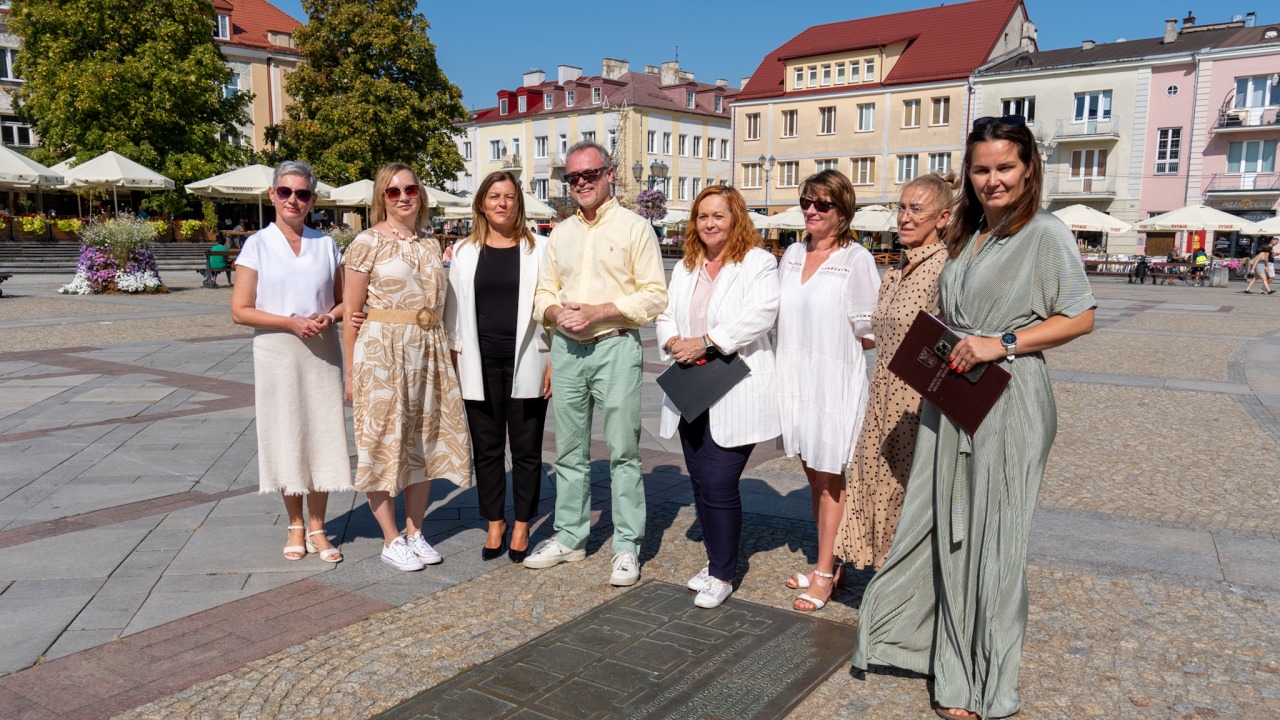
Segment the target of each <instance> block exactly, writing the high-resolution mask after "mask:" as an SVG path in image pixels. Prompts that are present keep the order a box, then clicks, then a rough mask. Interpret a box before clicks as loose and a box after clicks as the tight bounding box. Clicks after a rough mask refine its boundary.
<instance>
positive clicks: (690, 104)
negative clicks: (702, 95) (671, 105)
mask: <svg viewBox="0 0 1280 720" xmlns="http://www.w3.org/2000/svg"><path fill="white" fill-rule="evenodd" d="M697 105H698V96H697V95H695V94H694V93H693V91H692V90H685V91H684V106H685V107H687V108H689V109H690V110H692V109H694V108H695V107H697Z"/></svg>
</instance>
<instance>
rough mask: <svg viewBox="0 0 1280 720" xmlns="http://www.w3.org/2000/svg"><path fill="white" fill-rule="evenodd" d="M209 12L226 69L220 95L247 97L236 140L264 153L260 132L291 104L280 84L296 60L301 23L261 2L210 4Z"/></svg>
mask: <svg viewBox="0 0 1280 720" xmlns="http://www.w3.org/2000/svg"><path fill="white" fill-rule="evenodd" d="M213 10H214V16H215V26H214V38H215V39H217V41H218V46H219V47H221V48H222V54H223V55H224V56H225V57H226V61H227V66H228V67H230V68H231V79H230V81H229V82H228V83H227V85H226V87H225V88H223V92H224V93H226V94H228V95H231V94H232V93H252V94H253V99H252V100H251V101H250V103H249V107H248V112H249V122H248V123H247V124H245V125H243V126H241V127H240V137H239V138H237V142H240V143H243V144H245V145H248V146H250V147H251V148H252V149H253V150H255V151H262V150H265V149H267V147H268V145H267V142H266V136H265V133H266V129H267V128H268V127H269V126H271V125H275V124H277V123H279V122H280V121H281V120H283V119H284V113H285V108H286V107H288V106H289V104H290V103H292V102H293V99H292V98H290V97H289V94H288V93H286V92H285V89H284V81H285V78H286V77H287V76H288V74H289V72H290V71H292V70H293V69H294V68H295V67H297V66H298V63H299V62H300V61H301V59H302V56H301V55H300V54H299V53H298V51H297V49H296V48H295V47H294V43H293V31H294V30H295V29H297V28H299V27H301V26H302V23H300V22H298V21H297V20H295V19H293V18H292V17H291V16H289V15H288V14H287V13H285V12H284V11H283V10H281V9H279V8H277V7H276V6H275V5H272V4H271V3H269V2H267V0H214V2H213Z"/></svg>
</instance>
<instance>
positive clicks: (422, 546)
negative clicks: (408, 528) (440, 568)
mask: <svg viewBox="0 0 1280 720" xmlns="http://www.w3.org/2000/svg"><path fill="white" fill-rule="evenodd" d="M405 543H407V544H408V545H409V549H410V550H412V551H413V554H414V555H417V556H418V559H419V560H421V561H422V564H423V565H436V564H438V563H440V562H441V561H442V560H444V558H443V557H441V556H440V553H438V552H436V549H435V548H433V547H431V543H429V542H427V539H426V538H424V537H422V533H421V532H416V533H414V534H412V535H410V536H408V537H406V538H405Z"/></svg>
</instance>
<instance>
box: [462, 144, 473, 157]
mask: <svg viewBox="0 0 1280 720" xmlns="http://www.w3.org/2000/svg"><path fill="white" fill-rule="evenodd" d="M462 159H463V160H470V159H471V141H470V140H465V141H463V143H462Z"/></svg>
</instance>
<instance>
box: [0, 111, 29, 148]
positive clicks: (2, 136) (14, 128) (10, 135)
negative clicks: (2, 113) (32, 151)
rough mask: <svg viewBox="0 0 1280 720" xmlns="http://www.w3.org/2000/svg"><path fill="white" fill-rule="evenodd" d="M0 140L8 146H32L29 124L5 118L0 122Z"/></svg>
mask: <svg viewBox="0 0 1280 720" xmlns="http://www.w3.org/2000/svg"><path fill="white" fill-rule="evenodd" d="M0 142H2V143H3V144H5V145H7V146H10V147H34V146H35V144H36V143H35V139H34V134H33V133H32V132H31V126H30V125H24V124H22V123H20V122H17V121H14V120H13V119H12V118H6V119H5V120H4V122H2V123H0Z"/></svg>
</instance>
